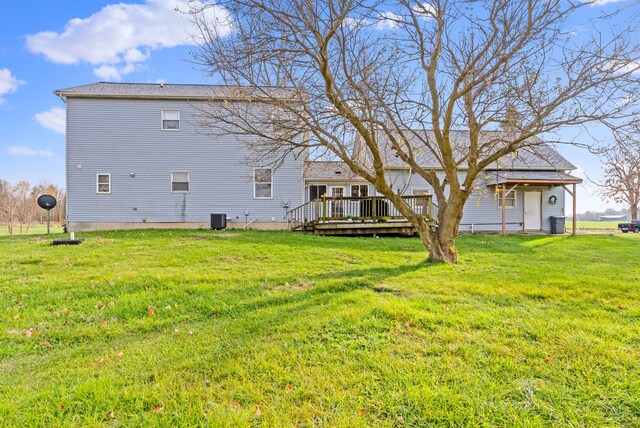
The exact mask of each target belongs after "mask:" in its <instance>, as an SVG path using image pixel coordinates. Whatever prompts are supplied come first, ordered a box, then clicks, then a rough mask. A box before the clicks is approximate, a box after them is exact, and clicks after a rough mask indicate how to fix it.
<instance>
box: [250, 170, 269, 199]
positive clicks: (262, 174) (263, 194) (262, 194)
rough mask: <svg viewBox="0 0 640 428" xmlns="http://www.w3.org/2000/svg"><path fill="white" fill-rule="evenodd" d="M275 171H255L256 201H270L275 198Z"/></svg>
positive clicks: (254, 187)
mask: <svg viewBox="0 0 640 428" xmlns="http://www.w3.org/2000/svg"><path fill="white" fill-rule="evenodd" d="M272 179H273V171H272V170H271V168H256V169H254V170H253V197H254V198H256V199H270V198H272V197H273V182H272Z"/></svg>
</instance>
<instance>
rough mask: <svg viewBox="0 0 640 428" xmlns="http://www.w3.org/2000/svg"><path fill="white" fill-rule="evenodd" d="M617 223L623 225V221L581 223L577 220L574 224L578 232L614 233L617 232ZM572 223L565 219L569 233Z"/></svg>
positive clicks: (581, 221)
mask: <svg viewBox="0 0 640 428" xmlns="http://www.w3.org/2000/svg"><path fill="white" fill-rule="evenodd" d="M618 223H623V221H583V220H579V221H577V222H576V226H578V232H580V231H589V230H591V231H608V232H616V231H618ZM571 224H572V221H571V220H570V219H567V230H568V231H571Z"/></svg>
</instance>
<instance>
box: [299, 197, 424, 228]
mask: <svg viewBox="0 0 640 428" xmlns="http://www.w3.org/2000/svg"><path fill="white" fill-rule="evenodd" d="M402 199H403V200H404V202H405V203H406V204H407V205H408V206H409V208H411V209H412V210H413V211H414V212H415V213H417V214H418V215H421V216H422V217H423V218H425V220H427V221H432V219H433V204H432V197H431V195H428V194H424V195H412V196H402ZM287 217H288V219H289V226H290V228H291V229H293V230H295V229H300V228H303V227H305V226H309V225H313V224H317V223H327V222H349V221H352V222H372V221H373V222H375V221H394V220H406V218H405V217H404V216H403V215H402V214H401V213H400V211H398V209H397V208H396V207H395V206H394V205H393V204H392V203H391V201H390V200H389V199H388V198H385V197H382V196H365V197H347V196H343V197H339V196H334V197H331V196H323V197H322V198H318V199H314V200H312V201H309V202H307V203H305V204H303V205H300V206H299V207H296V208H294V209H292V210H291V211H289V212H287Z"/></svg>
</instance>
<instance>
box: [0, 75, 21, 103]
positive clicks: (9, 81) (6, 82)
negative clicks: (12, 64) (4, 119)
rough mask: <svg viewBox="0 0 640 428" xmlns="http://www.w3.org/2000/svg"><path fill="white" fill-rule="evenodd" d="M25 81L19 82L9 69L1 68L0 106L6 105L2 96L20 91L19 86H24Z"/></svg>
mask: <svg viewBox="0 0 640 428" xmlns="http://www.w3.org/2000/svg"><path fill="white" fill-rule="evenodd" d="M24 83H25V82H24V80H19V79H18V78H17V77H16V76H14V75H13V74H11V71H10V70H9V69H7V68H0V104H2V103H4V99H3V98H2V96H3V95H4V94H10V93H12V92H15V91H17V90H18V86H20V85H23V84H24Z"/></svg>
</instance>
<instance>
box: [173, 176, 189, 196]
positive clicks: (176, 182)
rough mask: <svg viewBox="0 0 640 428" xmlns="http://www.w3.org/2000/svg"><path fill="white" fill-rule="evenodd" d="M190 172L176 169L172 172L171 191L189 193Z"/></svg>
mask: <svg viewBox="0 0 640 428" xmlns="http://www.w3.org/2000/svg"><path fill="white" fill-rule="evenodd" d="M189 178H190V177H189V173H188V172H185V171H175V172H172V173H171V192H172V193H189Z"/></svg>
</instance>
